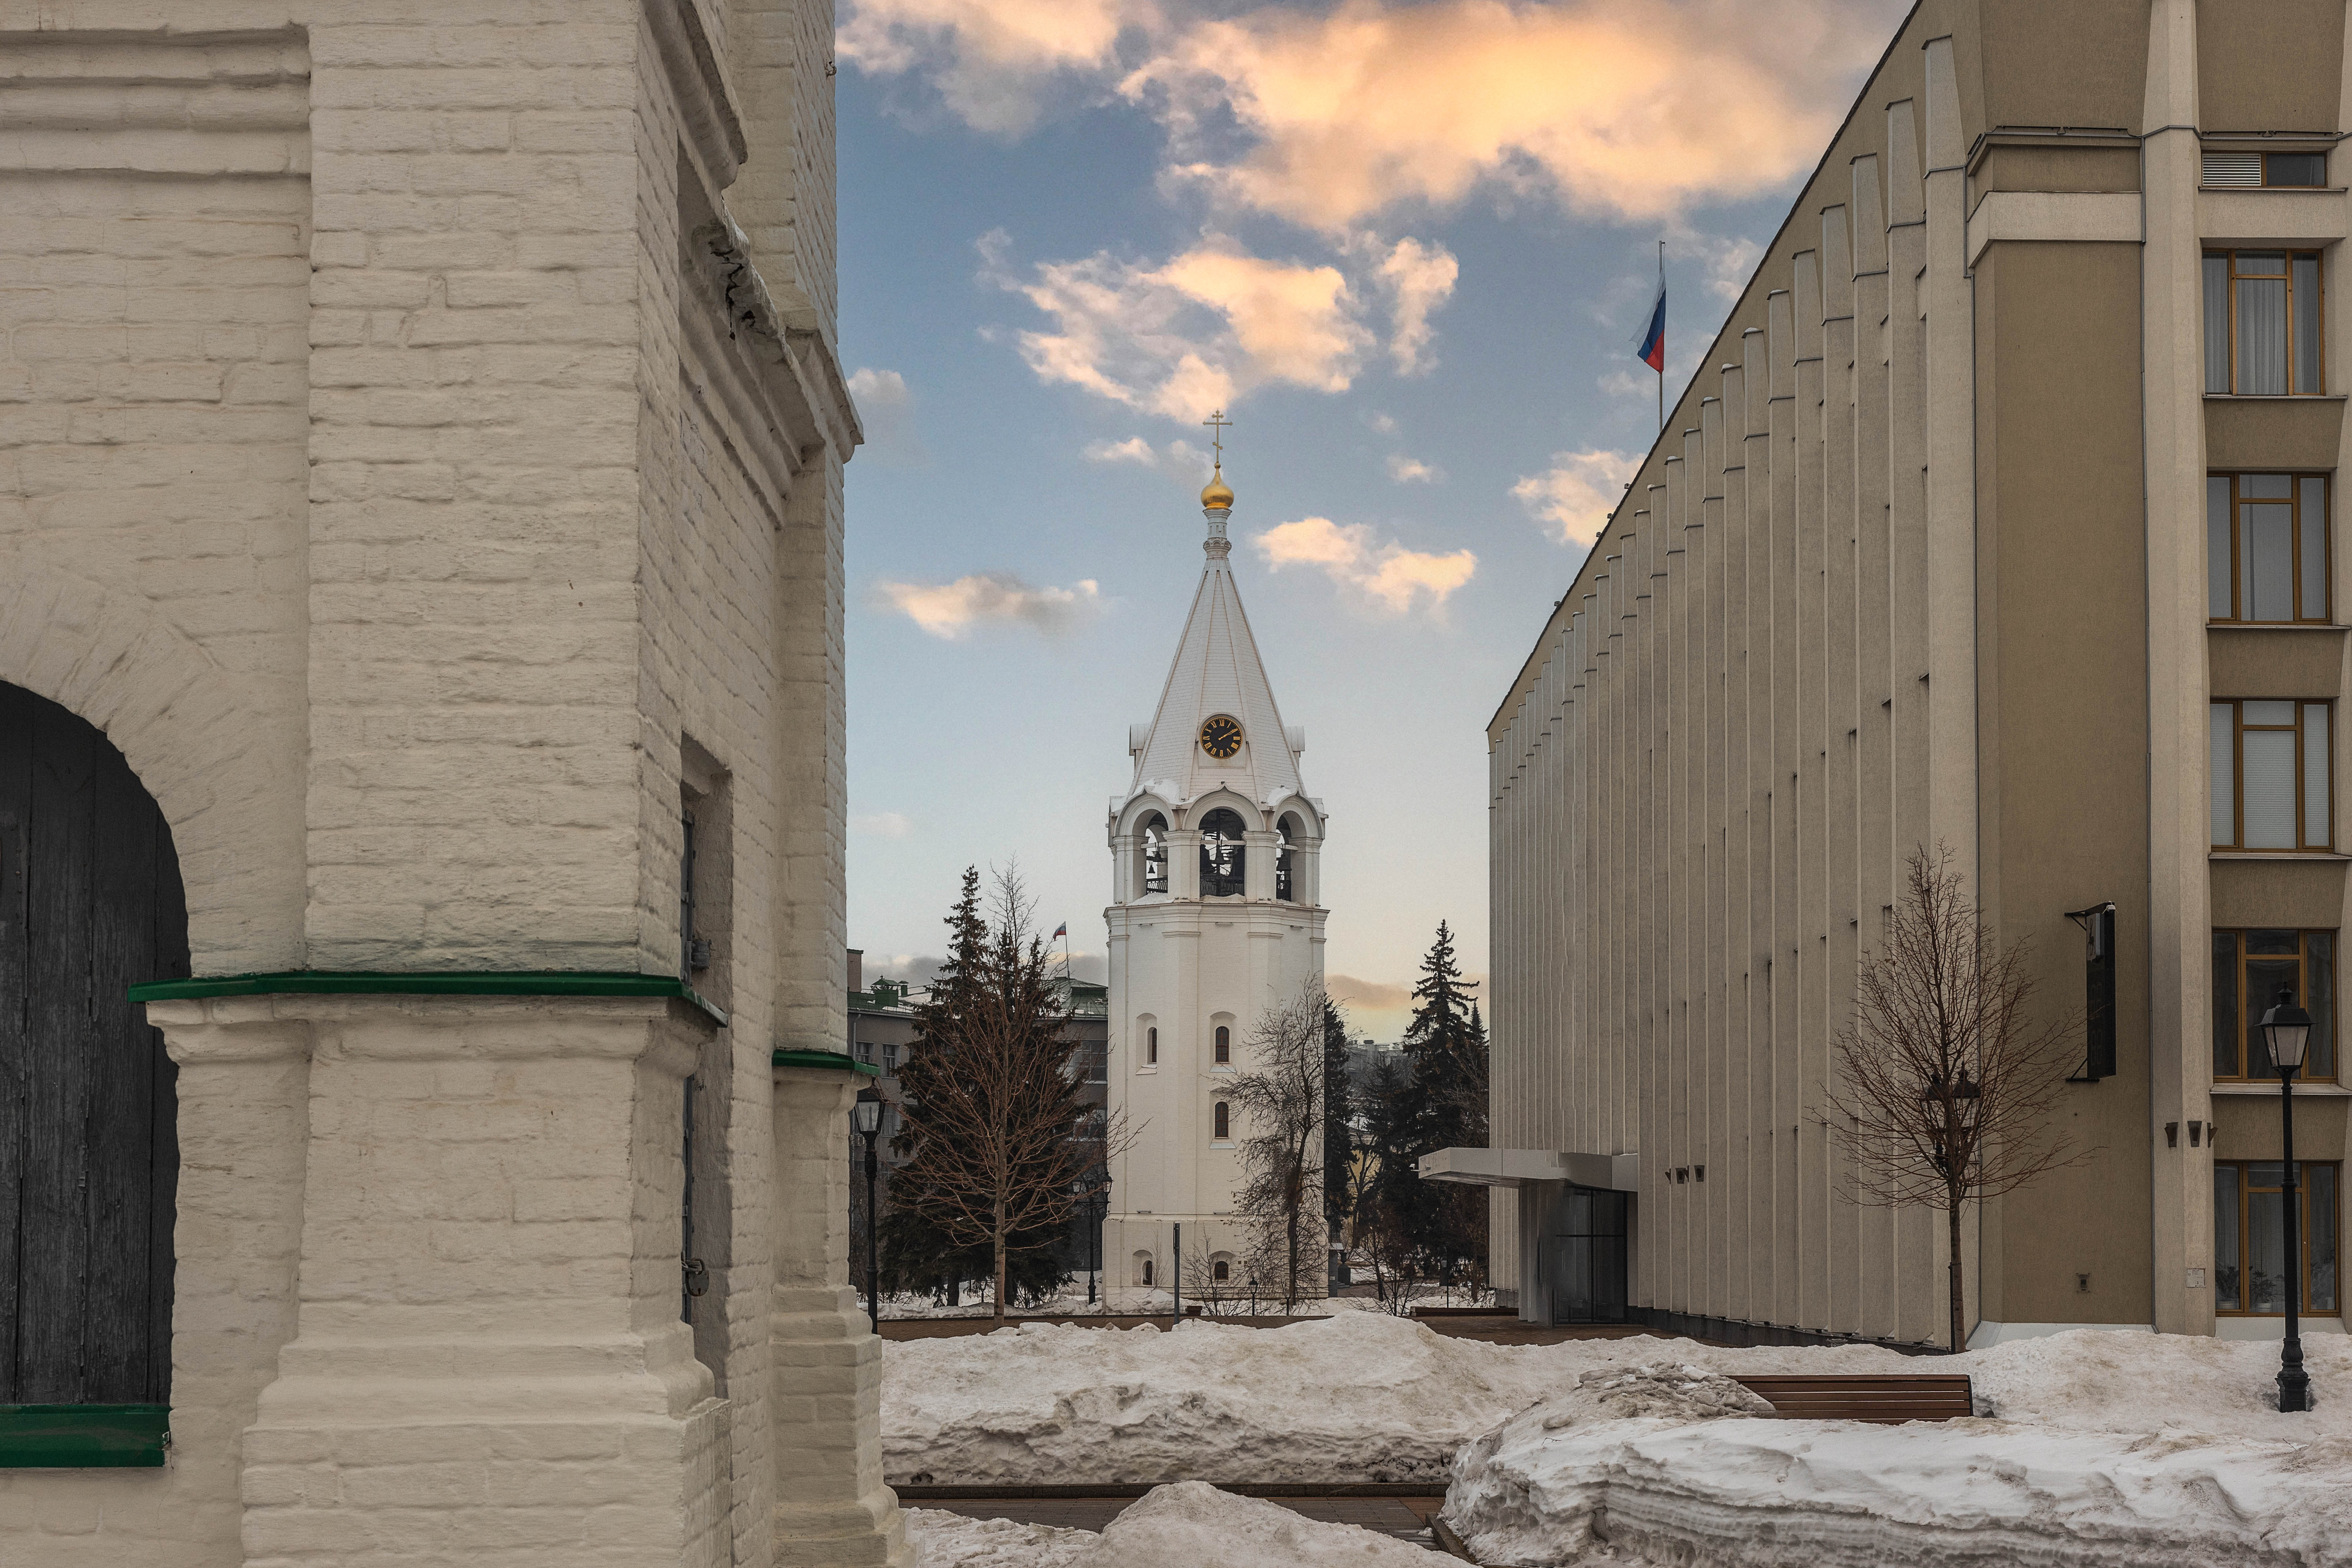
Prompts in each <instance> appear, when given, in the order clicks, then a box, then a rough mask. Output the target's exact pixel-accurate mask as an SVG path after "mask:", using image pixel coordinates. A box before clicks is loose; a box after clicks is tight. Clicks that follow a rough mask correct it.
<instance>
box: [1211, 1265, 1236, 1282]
mask: <svg viewBox="0 0 2352 1568" xmlns="http://www.w3.org/2000/svg"><path fill="white" fill-rule="evenodd" d="M1233 1277H1234V1266H1233V1265H1232V1264H1231V1263H1228V1262H1226V1261H1225V1260H1224V1259H1223V1258H1218V1259H1217V1260H1216V1262H1214V1263H1213V1264H1211V1265H1210V1266H1209V1278H1210V1279H1214V1280H1215V1281H1216V1282H1217V1283H1218V1284H1220V1285H1223V1283H1224V1282H1225V1281H1226V1280H1228V1279H1232V1278H1233Z"/></svg>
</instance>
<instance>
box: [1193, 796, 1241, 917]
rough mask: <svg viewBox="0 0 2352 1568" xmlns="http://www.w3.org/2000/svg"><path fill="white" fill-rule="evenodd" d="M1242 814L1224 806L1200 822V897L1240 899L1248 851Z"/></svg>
mask: <svg viewBox="0 0 2352 1568" xmlns="http://www.w3.org/2000/svg"><path fill="white" fill-rule="evenodd" d="M1242 833H1243V826H1242V819H1241V814H1240V813H1239V812H1236V811H1234V809H1233V808H1232V807H1231V806H1224V805H1221V806H1219V807H1217V809H1216V810H1214V811H1213V812H1211V813H1209V814H1208V815H1207V816H1203V817H1202V818H1201V896H1202V898H1204V899H1238V898H1240V897H1241V896H1242V890H1243V889H1244V885H1245V883H1246V877H1245V875H1244V873H1245V871H1246V869H1247V861H1248V856H1249V851H1248V849H1247V848H1246V847H1244V845H1243V843H1242Z"/></svg>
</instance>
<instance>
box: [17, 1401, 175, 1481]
mask: <svg viewBox="0 0 2352 1568" xmlns="http://www.w3.org/2000/svg"><path fill="white" fill-rule="evenodd" d="M171 1441H172V1407H171V1406H170V1405H0V1470H85V1469H86V1470H104V1469H153V1468H156V1467H157V1466H159V1465H161V1464H162V1463H163V1449H164V1447H166V1446H167V1445H168V1444H169V1443H170V1442H171Z"/></svg>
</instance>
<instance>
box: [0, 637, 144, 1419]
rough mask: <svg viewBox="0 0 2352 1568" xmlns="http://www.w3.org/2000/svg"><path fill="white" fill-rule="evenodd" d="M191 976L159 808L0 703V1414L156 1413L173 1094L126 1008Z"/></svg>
mask: <svg viewBox="0 0 2352 1568" xmlns="http://www.w3.org/2000/svg"><path fill="white" fill-rule="evenodd" d="M187 973H188V911H187V902H186V900H185V898H184V895H183V893H182V890H181V886H180V864H179V858H178V856H177V854H176V853H175V852H174V850H173V846H172V830H171V826H170V825H169V824H167V823H166V822H165V821H164V820H163V810H162V808H161V807H159V806H158V805H156V804H155V799H154V797H153V796H152V795H149V794H148V793H147V791H146V789H145V788H144V787H143V786H142V784H140V782H139V780H138V778H137V776H136V775H134V774H133V773H131V764H130V763H127V762H125V761H124V760H123V756H122V753H121V752H119V751H117V750H116V749H115V747H114V745H113V743H112V742H110V741H109V740H107V738H106V736H105V735H104V734H102V733H101V732H100V731H99V730H98V729H97V728H96V727H95V726H94V725H91V724H89V722H87V721H84V720H81V719H79V718H77V717H75V716H74V715H73V714H72V713H69V712H68V711H67V710H65V709H63V708H60V707H58V705H57V704H56V703H54V702H51V701H48V700H46V699H44V698H40V697H37V696H35V695H34V694H33V693H31V692H29V691H26V690H24V689H20V688H18V687H15V686H10V685H7V684H5V683H0V1259H8V1260H11V1262H10V1265H9V1266H8V1267H0V1404H21V1405H36V1404H38V1405H108V1404H163V1403H167V1402H168V1401H169V1399H170V1397H171V1385H172V1220H173V1189H174V1188H175V1186H176V1185H177V1184H178V1180H179V1165H180V1161H179V1138H178V1132H177V1126H176V1116H177V1110H178V1106H177V1100H176V1097H175V1095H174V1093H173V1079H174V1077H175V1076H176V1074H175V1069H174V1068H173V1065H172V1061H171V1058H169V1057H168V1056H166V1055H165V1054H164V1050H163V1034H162V1032H161V1031H159V1030H156V1029H153V1028H151V1027H149V1026H148V1024H147V1020H146V1016H145V1014H144V1013H143V1012H142V1009H140V1008H139V1007H138V1006H136V1005H133V1004H132V1003H131V999H130V996H129V995H128V994H127V993H128V989H129V987H130V986H131V984H134V983H136V982H139V981H142V980H161V979H168V978H178V977H182V976H184V975H186V974H187Z"/></svg>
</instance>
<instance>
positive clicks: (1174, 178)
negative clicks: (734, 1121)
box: [836, 0, 1903, 1039]
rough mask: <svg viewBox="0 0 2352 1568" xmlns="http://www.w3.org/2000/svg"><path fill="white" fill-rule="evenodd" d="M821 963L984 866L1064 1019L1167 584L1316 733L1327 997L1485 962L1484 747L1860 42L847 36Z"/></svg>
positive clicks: (1850, 27)
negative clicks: (1047, 946) (1229, 617)
mask: <svg viewBox="0 0 2352 1568" xmlns="http://www.w3.org/2000/svg"><path fill="white" fill-rule="evenodd" d="M842 4H843V9H842V17H841V29H840V36H839V43H838V50H839V60H840V68H841V69H840V76H839V78H838V80H837V83H836V85H837V87H838V89H839V106H840V124H841V226H842V233H841V272H842V352H843V355H844V357H845V361H846V363H848V365H849V366H850V367H851V368H852V369H853V371H854V372H855V374H854V376H853V378H852V386H853V387H854V388H855V390H856V394H857V396H858V400H859V405H860V408H861V410H862V412H863V414H864V416H865V419H866V430H867V433H868V437H869V444H868V446H867V447H866V448H865V449H863V450H862V451H861V452H860V453H859V454H858V456H857V458H856V461H855V462H854V463H853V464H852V465H851V467H850V470H849V504H850V545H849V575H850V591H851V603H850V611H849V652H850V792H851V795H850V798H851V806H850V810H851V843H850V862H849V868H850V885H849V913H850V940H851V942H853V943H855V944H856V945H860V946H862V947H864V948H865V949H866V952H867V959H866V965H867V968H866V973H868V975H869V976H870V975H872V974H874V973H877V972H880V973H903V972H904V970H905V969H906V968H907V967H908V966H909V965H911V964H916V963H919V962H920V960H921V958H922V956H923V955H925V954H929V953H933V952H937V951H938V949H939V946H940V917H941V915H942V914H943V913H944V911H945V910H946V907H947V904H948V902H949V900H950V898H951V897H952V896H953V893H954V890H955V883H956V878H957V875H958V873H959V872H960V870H961V868H962V867H964V866H965V865H967V864H971V863H978V864H980V865H982V866H983V867H984V866H987V865H990V864H998V865H1003V864H1005V863H1008V862H1013V863H1017V864H1018V866H1019V868H1020V869H1021V871H1022V873H1023V874H1024V877H1025V878H1026V879H1027V880H1028V882H1029V885H1030V888H1031V890H1032V891H1033V892H1034V894H1035V895H1036V897H1037V900H1038V904H1039V912H1040V914H1041V915H1042V917H1043V925H1044V927H1045V930H1048V931H1050V930H1052V929H1053V927H1054V926H1055V924H1057V923H1059V922H1061V921H1064V920H1066V921H1068V922H1069V926H1070V933H1071V939H1072V946H1073V949H1074V952H1075V953H1076V963H1077V968H1078V971H1079V973H1081V974H1085V973H1089V969H1090V966H1089V963H1088V960H1089V958H1091V960H1092V965H1091V972H1092V973H1095V974H1097V975H1099V973H1100V972H1101V954H1102V951H1103V946H1104V937H1103V922H1102V906H1103V904H1104V902H1105V900H1107V898H1108V890H1109V884H1110V868H1109V867H1110V862H1109V855H1108V848H1107V846H1106V843H1105V837H1104V833H1105V828H1104V819H1105V813H1106V808H1107V806H1108V802H1109V797H1110V796H1111V795H1113V794H1115V793H1120V792H1123V791H1124V789H1125V788H1126V786H1127V784H1128V782H1129V771H1130V764H1129V758H1128V756H1127V748H1126V737H1127V726H1128V725H1129V723H1130V722H1139V721H1147V720H1149V719H1150V717H1151V712H1152V707H1153V704H1154V703H1155V701H1156V700H1157V699H1158V696H1159V691H1160V683H1161V681H1162V680H1163V679H1164V678H1165V676H1166V673H1167V667H1168V661H1169V659H1170V658H1171V656H1172V654H1173V653H1174V650H1175V644H1176V639H1177V636H1178V634H1179V632H1180V631H1181V627H1182V624H1183V616H1184V612H1185V609H1186V607H1187V606H1188V605H1189V604H1190V601H1191V598H1192V590H1193V587H1194V585H1195V583H1196V581H1197V579H1198V576H1199V574H1200V570H1201V560H1202V557H1201V548H1200V542H1201V538H1202V522H1201V515H1200V510H1199V502H1198V500H1197V492H1198V490H1199V489H1200V486H1201V484H1202V480H1203V479H1205V477H1206V473H1207V460H1206V458H1205V455H1204V454H1205V453H1206V450H1207V447H1208V432H1206V431H1205V430H1203V429H1202V427H1201V424H1200V422H1201V421H1202V419H1204V418H1206V417H1207V416H1208V415H1209V414H1210V412H1211V411H1212V410H1213V409H1216V408H1219V407H1222V408H1223V409H1225V410H1227V411H1228V413H1229V415H1230V416H1231V417H1232V419H1233V421H1234V428H1233V430H1232V431H1231V432H1230V433H1229V434H1228V436H1227V437H1226V440H1227V457H1228V462H1227V465H1226V477H1227V479H1229V480H1230V481H1231V483H1232V484H1233V486H1234V489H1235V491H1236V492H1237V493H1238V496H1239V500H1238V502H1237V504H1236V506H1235V510H1234V519H1233V532H1234V539H1235V541H1236V544H1235V548H1234V566H1235V569H1236V573H1237V575H1238V577H1239V579H1240V582H1241V586H1242V595H1243V598H1244V603H1245V604H1246V605H1247V606H1248V609H1249V613H1250V617H1251V623H1252V626H1254V628H1255V631H1256V634H1257V639H1258V644H1259V647H1260V648H1261V649H1262V650H1263V652H1264V655H1265V662H1266V668H1267V672H1268V674H1269V675H1270V676H1271V678H1272V679H1273V682H1274V689H1275V694H1276V700H1278V701H1279V702H1280V703H1281V705H1282V710H1283V718H1284V720H1285V721H1286V722H1288V723H1291V724H1299V725H1304V726H1305V727H1306V729H1307V754H1306V757H1305V760H1304V763H1303V771H1304V773H1305V774H1306V778H1307V788H1308V790H1309V793H1311V794H1314V795H1320V796H1321V797H1322V798H1323V800H1324V801H1325V802H1326V804H1327V805H1328V808H1329V811H1330V815H1331V826H1330V842H1329V847H1328V849H1327V851H1326V853H1325V857H1324V889H1325V901H1326V902H1327V903H1328V905H1329V907H1330V909H1331V911H1332V915H1331V942H1330V948H1329V950H1328V963H1329V969H1330V972H1331V976H1332V988H1333V990H1334V992H1335V993H1336V994H1340V995H1341V996H1343V997H1347V998H1351V999H1352V1003H1351V1005H1352V1010H1353V1012H1354V1014H1355V1016H1356V1021H1357V1023H1358V1025H1359V1026H1360V1029H1361V1030H1362V1031H1363V1032H1366V1033H1370V1034H1372V1035H1374V1036H1376V1037H1381V1038H1383V1039H1387V1038H1393V1037H1396V1036H1397V1035H1398V1034H1399V1033H1400V1032H1401V1029H1402V1020H1403V1014H1402V1010H1401V1009H1400V1007H1399V1002H1400V1000H1401V994H1402V988H1404V987H1406V986H1408V985H1409V984H1411V979H1412V973H1413V970H1414V967H1415V965H1416V963H1417V962H1418V959H1419V956H1420V954H1421V952H1422V951H1423V949H1424V948H1425V947H1426V946H1427V945H1428V942H1429V939H1430V936H1431V934H1432V932H1433V931H1434V929H1435V927H1436V925H1437V922H1438V921H1440V920H1441V919H1442V920H1445V921H1450V922H1452V924H1453V926H1454V930H1455V931H1456V932H1457V933H1458V934H1459V936H1460V940H1461V946H1462V953H1463V961H1464V965H1465V968H1466V969H1467V970H1469V971H1471V972H1472V973H1481V972H1483V971H1484V969H1485V967H1486V737H1485V727H1486V721H1487V719H1488V718H1489V716H1490V715H1491V714H1492V713H1493V711H1494V709H1495V707H1496V703H1497V702H1499V701H1500V700H1501V698H1502V695H1503V691H1504V689H1505V687H1506V684H1507V682H1508V680H1509V679H1510V678H1511V676H1512V675H1513V674H1514V673H1515V672H1516V671H1517V668H1518V665H1519V663H1520V661H1521V660H1522V659H1523V658H1525V657H1526V655H1527V652H1528V647H1529V646H1530V645H1531V643H1532V641H1533V639H1534V637H1535V636H1536V634H1537V633H1538V631H1539V630H1540V629H1541V627H1542V625H1543V622H1544V619H1545V617H1546V616H1548V615H1549V612H1550V607H1551V605H1552V603H1553V601H1554V600H1555V599H1556V598H1557V597H1558V596H1559V594H1560V593H1561V592H1562V591H1563V590H1564V588H1565V586H1566V584H1567V583H1568V582H1569V580H1570V576H1571V575H1572V574H1573V573H1574V571H1575V569H1576V567H1577V565H1578V563H1580V561H1581V559H1582V556H1583V552H1584V549H1585V546H1586V545H1587V544H1589V543H1590V542H1591V537H1592V532H1593V531H1594V529H1595V528H1596V527H1598V526H1599V524H1600V522H1601V521H1602V520H1603V519H1604V518H1605V516H1606V513H1607V510H1608V503H1609V500H1611V499H1612V497H1613V496H1614V495H1615V494H1616V492H1617V491H1618V490H1619V489H1620V488H1621V487H1622V482H1623V479H1624V478H1625V477H1626V476H1627V475H1629V474H1630V473H1631V471H1632V469H1633V466H1634V463H1635V462H1636V460H1637V458H1638V457H1639V455H1640V454H1641V453H1642V452H1643V451H1644V450H1646V448H1647V447H1648V445H1649V443H1650V440H1651V439H1652V437H1653V435H1654V426H1655V423H1656V414H1655V409H1656V401H1655V399H1656V386H1655V381H1654V377H1652V376H1651V374H1649V372H1648V371H1647V369H1646V368H1645V367H1643V366H1642V365H1640V364H1639V363H1636V362H1635V361H1634V360H1633V356H1632V342H1633V337H1634V335H1635V334H1636V332H1637V331H1638V330H1639V328H1640V326H1641V325H1642V323H1643V320H1644V318H1645V315H1646V312H1647V309H1648V306H1649V303H1650V299H1651V294H1652V291H1653V290H1654V288H1655V286H1656V284H1655V271H1656V265H1657V263H1656V245H1657V242H1658V241H1659V240H1660V239H1662V238H1663V239H1664V240H1665V241H1666V244H1667V258H1666V276H1667V283H1668V288H1669V291H1670V305H1671V308H1670V316H1669V331H1668V344H1669V350H1670V357H1669V365H1668V368H1669V392H1670V394H1671V393H1672V392H1673V391H1674V390H1675V389H1677V388H1678V387H1679V386H1680V384H1682V382H1683V381H1684V380H1685V379H1686V378H1687V376H1688V375H1689V374H1690V372H1691V370H1692V368H1693V366H1694V362H1695V360H1696V356H1697V354H1698V353H1700V352H1701V351H1702V350H1703V348H1704V347H1705V345H1706V341H1707V340H1708V339H1710V338H1711V337H1712V336H1713V334H1714V332H1715V330H1716V328H1717V326H1718V325H1719V324H1720V322H1721V320H1722V317H1723V313H1724V311H1725V310H1727V308H1728V306H1729V304H1730V302H1731V300H1732V299H1733V298H1734V297H1735V295H1736V293H1737V291H1738V287H1739V286H1740V285H1741V284H1742V283H1743V282H1744V281H1745V279H1746V277H1747V272H1748V267H1749V266H1750V265H1751V264H1752V262H1753V259H1754V258H1755V257H1756V256H1757V254H1758V253H1759V249H1760V247H1761V245H1762V243H1763V242H1764V241H1765V240H1767V239H1769V237H1770V235H1771V233H1772V232H1773V230H1774V229H1775V228H1776V227H1777V226H1779V224H1780V219H1781V217H1782V216H1783V214H1784V211H1785V208H1786V205H1787V202H1788V201H1789V199H1790V195H1792V193H1793V191H1794V189H1795V187H1796V186H1797V184H1800V183H1801V180H1802V178H1803V176H1804V175H1805V174H1807V173H1809V172H1810V171H1811V167H1812V165H1813V163H1814V162H1815V160H1816V159H1817V158H1818V157H1819V155H1820V153H1821V149H1822V146H1823V145H1824V144H1825V143H1826V142H1827V141H1828V139H1829V137H1830V135H1831V134H1832V132H1834V131H1835V129H1836V126H1837V124H1838V122H1839V121H1840V120H1841V119H1843V115H1844V113H1845V110H1846V108H1847V105H1848V101H1849V99H1850V96H1851V94H1852V93H1853V91H1854V90H1855V89H1857V87H1858V86H1859V83H1860V81H1861V79H1862V77H1863V76H1864V73H1865V72H1866V70H1867V68H1869V66H1870V64H1871V63H1872V62H1873V61H1874V60H1875V59H1876V58H1877V57H1878V55H1879V54H1880V52H1881V51H1882V50H1883V49H1884V48H1885V42H1886V39H1887V38H1888V37H1890V36H1891V34H1892V33H1893V31H1894V28H1895V24H1896V23H1897V21H1899V19H1900V17H1901V15H1902V11H1903V7H1902V5H1899V4H1897V3H1896V0H1582V3H1579V0H1569V3H1560V4H1517V5H1507V4H1498V3H1495V0H1423V3H1421V4H1386V3H1382V0H1349V3H1345V4H1339V5H1308V4H1298V5H1284V4H1262V5H1250V4H1247V3H1245V0H1232V3H1228V4H1192V3H1188V0H842Z"/></svg>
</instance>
